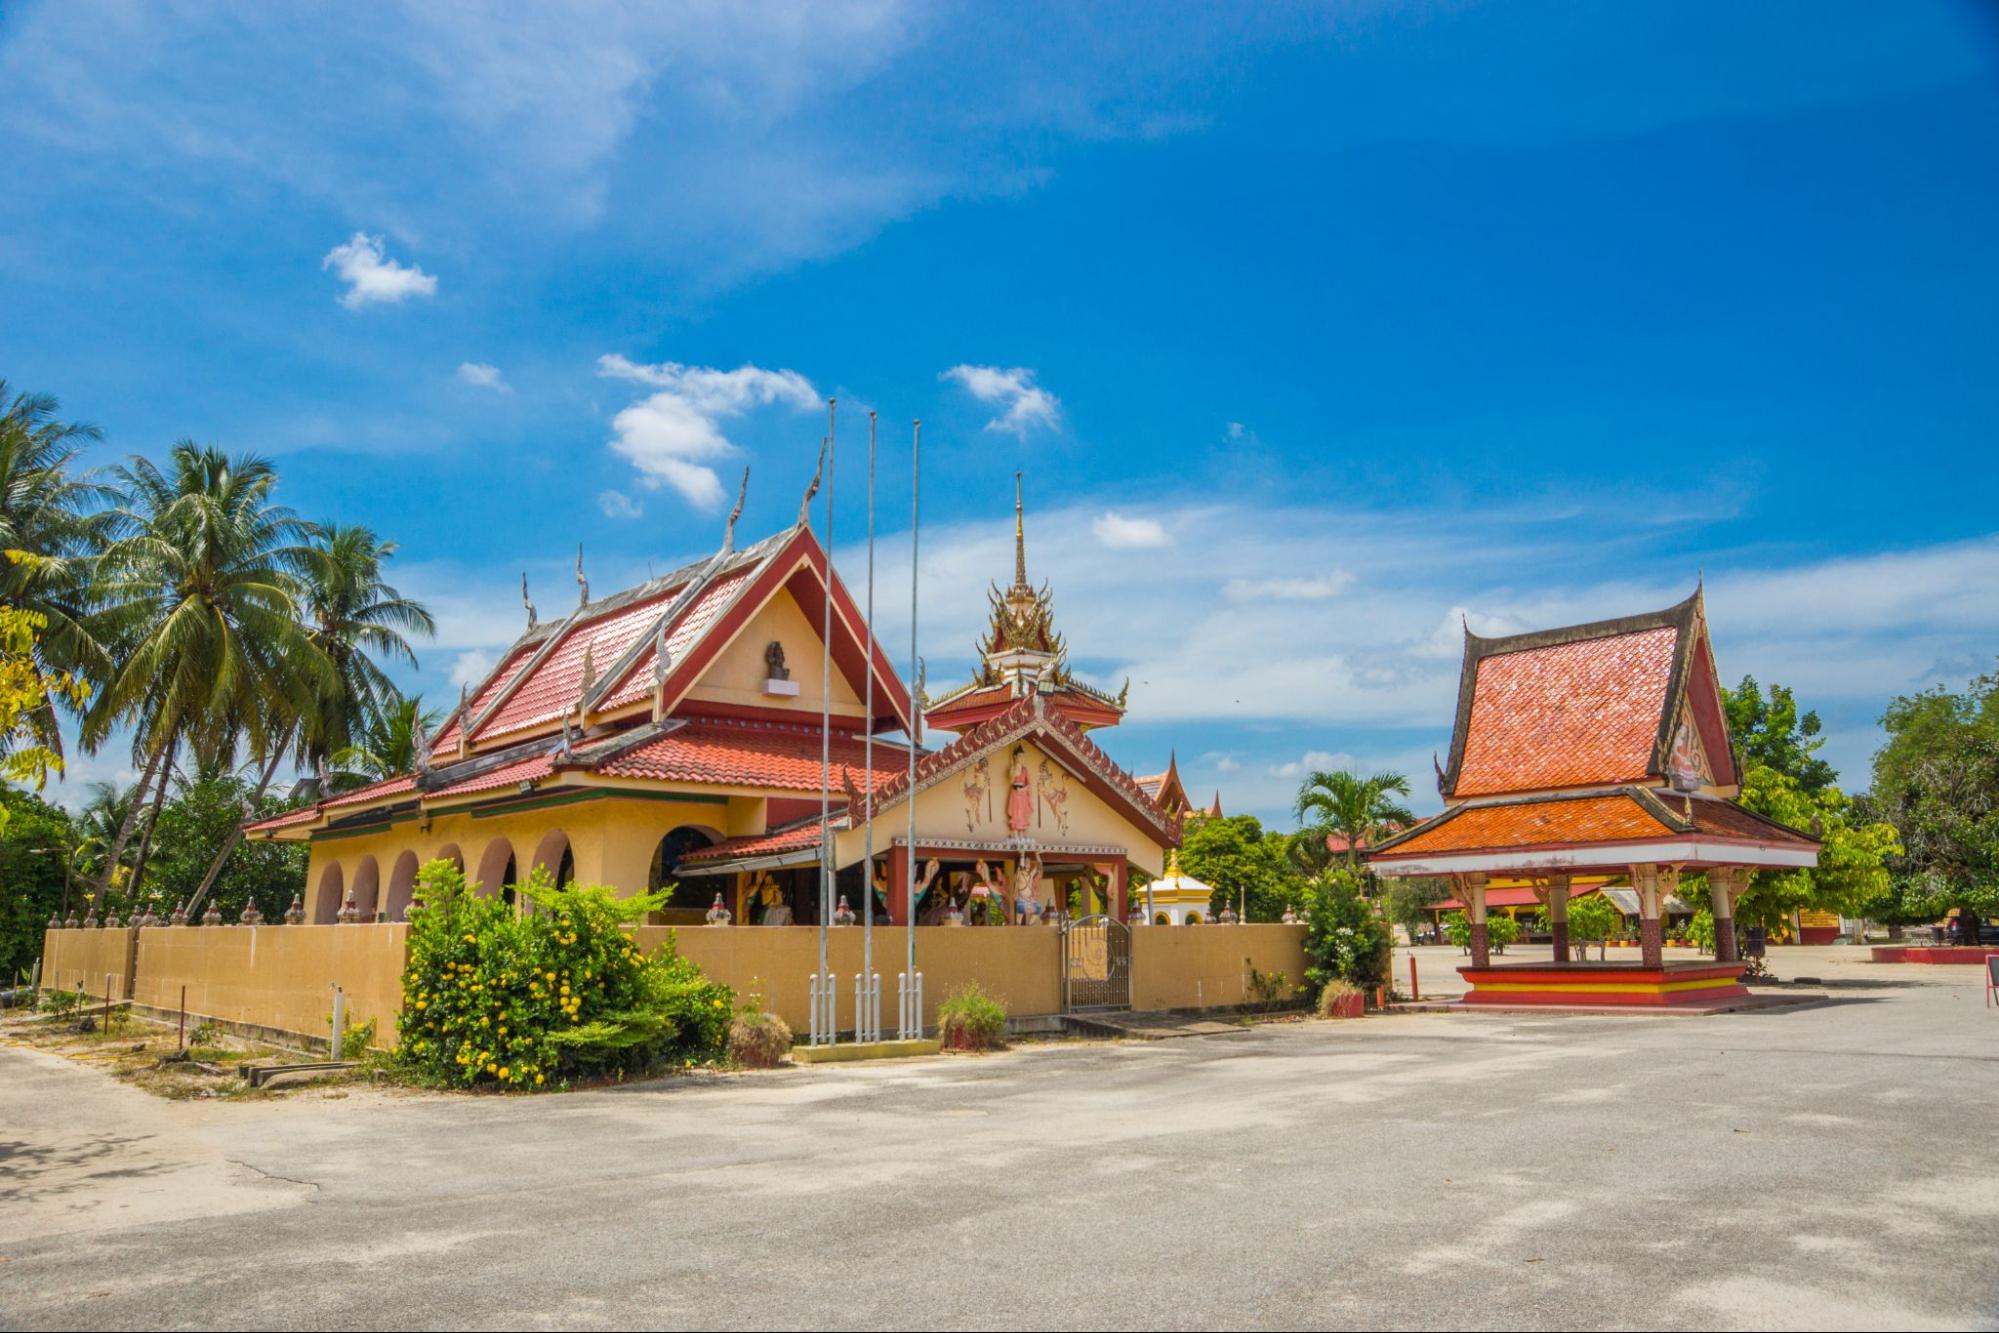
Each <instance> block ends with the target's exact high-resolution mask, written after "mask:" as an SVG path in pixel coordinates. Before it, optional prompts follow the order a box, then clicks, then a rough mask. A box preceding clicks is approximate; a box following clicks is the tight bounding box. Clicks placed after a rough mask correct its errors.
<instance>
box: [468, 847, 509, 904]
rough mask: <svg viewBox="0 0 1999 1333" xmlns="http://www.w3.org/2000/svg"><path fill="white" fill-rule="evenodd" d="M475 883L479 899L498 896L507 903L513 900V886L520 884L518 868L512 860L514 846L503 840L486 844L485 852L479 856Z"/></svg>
mask: <svg viewBox="0 0 1999 1333" xmlns="http://www.w3.org/2000/svg"><path fill="white" fill-rule="evenodd" d="M474 882H475V883H477V884H478V886H479V896H480V897H481V898H491V897H493V896H494V895H496V894H497V895H498V896H499V897H501V898H504V899H505V900H506V901H508V902H512V901H513V900H514V885H515V884H517V883H519V882H520V867H519V865H518V863H516V862H515V860H514V845H513V844H512V843H510V842H508V841H507V840H506V839H505V838H495V839H493V840H492V841H491V842H489V843H487V844H486V850H485V851H484V852H482V853H481V854H480V856H479V874H478V876H477V877H476V879H475V881H474Z"/></svg>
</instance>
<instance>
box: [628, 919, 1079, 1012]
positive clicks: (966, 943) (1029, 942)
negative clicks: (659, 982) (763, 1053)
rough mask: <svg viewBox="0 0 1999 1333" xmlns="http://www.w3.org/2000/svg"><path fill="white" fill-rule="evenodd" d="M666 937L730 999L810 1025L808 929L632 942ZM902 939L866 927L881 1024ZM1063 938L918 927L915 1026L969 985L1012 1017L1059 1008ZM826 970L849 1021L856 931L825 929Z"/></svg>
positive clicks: (813, 951) (691, 933) (724, 930)
mask: <svg viewBox="0 0 1999 1333" xmlns="http://www.w3.org/2000/svg"><path fill="white" fill-rule="evenodd" d="M669 933H672V934H673V935H674V936H675V937H676V939H677V940H678V941H679V945H680V952H681V955H682V956H683V957H685V958H687V959H689V960H690V961H692V962H693V963H694V964H695V965H696V966H698V967H699V968H700V969H701V970H702V971H703V972H705V973H707V974H708V975H709V976H710V977H711V978H713V979H714V980H716V981H719V982H721V983H722V984H723V985H725V986H729V987H732V988H733V989H734V990H735V991H736V993H737V994H738V995H747V994H749V993H750V992H751V991H755V992H757V993H759V994H761V995H762V996H763V1001H764V1007H765V1008H766V1009H768V1010H770V1011H771V1012H772V1013H774V1014H776V1015H777V1016H778V1017H780V1018H782V1019H783V1020H784V1021H785V1022H786V1023H789V1024H790V1025H791V1028H792V1031H794V1032H799V1033H803V1032H805V1031H807V1030H809V1029H810V1027H811V1025H812V1013H811V1007H810V1006H811V989H810V987H811V980H810V979H811V977H812V974H813V973H815V972H817V971H818V970H819V931H818V928H817V927H814V926H728V927H710V926H689V927H681V928H677V929H675V928H669V927H665V926H643V927H641V928H640V929H639V930H638V931H637V932H636V934H637V938H638V940H639V943H640V946H641V947H643V948H645V949H647V950H650V949H652V948H654V947H656V946H657V945H658V944H660V943H661V942H662V941H663V940H664V939H665V938H666V936H667V935H668V934H669ZM907 940H908V934H907V929H906V928H905V927H902V926H877V927H876V928H875V972H876V973H877V974H878V975H879V976H880V977H881V994H882V1028H883V1030H884V1031H892V1030H893V1029H894V1027H895V1006H896V991H895V979H896V974H897V973H899V972H901V971H902V966H903V962H904V958H905V952H904V951H905V950H906V949H907V947H908V944H907ZM1061 949H1062V940H1061V932H1060V931H1057V930H1055V929H1053V928H1052V927H1041V926H1028V927H1015V926H1010V927H983V928H982V927H975V926H918V927H917V928H916V968H917V970H918V971H919V972H921V973H923V1000H924V1011H925V1012H924V1016H923V1021H924V1025H925V1026H926V1027H929V1026H934V1025H935V1024H936V1022H937V1006H938V1005H939V1004H941V1003H942V1002H943V1001H944V999H945V997H946V996H948V995H949V994H950V993H951V991H952V990H954V989H956V988H957V987H958V986H961V985H963V984H964V983H966V982H968V981H976V982H978V983H979V985H980V986H982V987H984V988H985V989H986V990H987V991H988V992H990V993H991V994H993V995H994V996H996V997H998V999H999V1000H1000V1001H1001V1002H1002V1003H1004V1004H1005V1005H1006V1009H1007V1013H1008V1014H1010V1015H1013V1016H1015V1017H1019V1016H1022V1015H1028V1014H1054V1013H1060V1012H1061V1009H1062V993H1061V992H1062V954H1061ZM826 965H827V968H828V969H829V970H830V971H831V972H832V973H833V974H834V976H835V977H836V978H837V979H838V983H837V984H838V985H839V987H840V1005H839V1011H838V1012H839V1024H840V1028H841V1030H842V1031H846V1030H848V1029H850V1028H852V1027H853V1023H854V976H855V974H856V973H858V972H859V971H860V970H861V931H860V928H859V927H846V928H842V929H838V930H833V931H829V932H828V933H827V964H826Z"/></svg>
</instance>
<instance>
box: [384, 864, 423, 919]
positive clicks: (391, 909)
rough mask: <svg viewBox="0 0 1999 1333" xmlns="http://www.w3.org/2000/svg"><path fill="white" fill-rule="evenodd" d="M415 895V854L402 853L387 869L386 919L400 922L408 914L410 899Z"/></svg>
mask: <svg viewBox="0 0 1999 1333" xmlns="http://www.w3.org/2000/svg"><path fill="white" fill-rule="evenodd" d="M415 894H416V853H415V852H404V853H403V854H402V855H401V856H398V857H397V858H396V863H395V865H394V866H392V867H390V869H389V898H388V903H387V905H386V907H385V909H384V910H385V912H386V913H387V916H386V919H387V920H390V921H402V920H405V919H407V918H408V916H409V914H410V899H411V898H412V897H414V896H415Z"/></svg>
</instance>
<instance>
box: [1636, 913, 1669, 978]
mask: <svg viewBox="0 0 1999 1333" xmlns="http://www.w3.org/2000/svg"><path fill="white" fill-rule="evenodd" d="M1638 956H1639V957H1640V958H1641V959H1643V960H1644V963H1645V966H1647V967H1658V966H1660V965H1661V964H1662V963H1664V962H1665V959H1666V923H1665V922H1663V921H1661V920H1659V919H1658V918H1657V917H1653V918H1652V919H1651V920H1649V921H1648V920H1646V919H1645V918H1643V917H1640V918H1639V920H1638Z"/></svg>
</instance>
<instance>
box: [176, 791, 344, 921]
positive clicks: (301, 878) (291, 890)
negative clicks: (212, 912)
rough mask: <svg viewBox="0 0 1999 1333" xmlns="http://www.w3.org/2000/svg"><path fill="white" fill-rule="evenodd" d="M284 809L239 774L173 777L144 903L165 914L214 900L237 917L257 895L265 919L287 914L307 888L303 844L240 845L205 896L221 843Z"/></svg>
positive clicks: (231, 918) (232, 840)
mask: <svg viewBox="0 0 1999 1333" xmlns="http://www.w3.org/2000/svg"><path fill="white" fill-rule="evenodd" d="M284 809H285V803H284V802H283V801H281V800H278V799H277V798H275V797H272V796H269V795H261V796H260V795H258V794H257V793H256V792H255V790H254V788H253V787H252V785H251V784H250V783H248V782H245V781H244V780H243V779H242V778H241V777H239V776H238V775H236V774H234V773H228V772H217V771H214V770H210V771H208V772H205V773H204V772H198V773H196V774H194V775H193V776H191V777H188V778H185V779H183V780H181V781H179V782H176V783H175V785H174V791H173V795H172V797H171V798H170V799H169V800H168V801H167V803H166V804H165V805H164V806H163V807H161V809H160V814H159V819H158V822H157V827H156V829H155V832H154V843H155V845H156V846H157V847H158V849H159V850H158V851H157V852H156V853H155V855H154V857H153V859H152V861H151V862H150V864H149V866H148V869H147V872H146V881H145V884H144V886H143V890H142V891H143V893H144V896H145V901H146V903H147V904H148V905H150V906H153V907H155V908H157V909H158V910H160V911H161V912H162V913H166V912H170V911H171V910H172V909H173V907H174V906H175V905H176V904H181V903H185V904H188V905H189V907H190V908H191V909H198V908H199V906H201V905H202V903H203V902H204V901H212V902H213V903H214V904H215V906H216V907H218V908H220V909H221V911H222V917H223V920H225V921H234V920H236V918H237V917H238V916H240V915H241V914H242V912H243V908H244V906H245V904H247V903H250V902H252V901H254V902H255V903H256V904H257V910H258V911H260V912H262V913H263V914H264V917H265V919H266V920H271V921H276V920H279V919H280V918H282V917H283V915H284V912H285V909H286V908H287V907H289V906H290V905H291V901H292V898H293V896H294V895H296V894H299V893H301V892H303V891H304V888H305V869H306V860H307V856H308V850H309V849H308V848H307V847H305V846H304V845H303V844H301V843H293V842H262V841H259V842H246V843H243V844H242V845H241V846H240V847H238V848H237V850H236V853H235V855H233V856H231V857H229V858H228V861H227V865H226V868H225V869H224V870H223V871H222V872H221V874H220V875H219V876H217V878H216V879H215V881H214V882H213V885H212V887H209V888H208V892H207V899H206V900H204V899H203V898H202V896H201V894H202V889H203V886H204V882H205V881H206V880H207V876H208V871H209V868H210V867H211V866H212V865H213V864H214V862H215V859H216V853H217V851H218V849H220V848H222V847H224V846H225V845H234V844H235V843H236V842H237V841H239V840H240V839H241V837H242V828H243V824H244V822H245V821H246V820H252V819H261V818H265V817H267V816H270V815H275V814H281V813H283V811H284Z"/></svg>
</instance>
